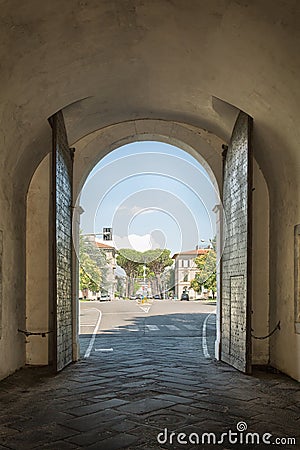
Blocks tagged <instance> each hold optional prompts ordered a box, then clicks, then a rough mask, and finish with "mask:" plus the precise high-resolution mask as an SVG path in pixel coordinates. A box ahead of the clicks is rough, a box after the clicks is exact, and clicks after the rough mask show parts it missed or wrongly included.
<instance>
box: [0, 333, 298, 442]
mask: <svg viewBox="0 0 300 450" xmlns="http://www.w3.org/2000/svg"><path fill="white" fill-rule="evenodd" d="M99 339H100V342H99ZM97 342H98V347H99V345H100V344H101V347H102V348H109V347H111V346H113V351H110V352H101V351H98V352H96V351H94V352H92V354H91V357H90V358H88V359H82V360H81V361H80V362H78V363H76V364H72V365H71V366H69V367H68V368H66V369H65V370H64V371H63V372H61V373H59V374H58V375H56V376H54V375H53V374H50V373H49V372H48V370H47V369H46V368H26V369H22V370H20V371H18V372H17V373H15V374H14V375H12V376H10V377H9V378H7V379H6V380H4V381H2V382H1V383H0V404H1V410H0V449H15V450H19V449H20V450H21V449H22V450H23V449H24V450H26V449H35V448H36V449H53V450H54V449H55V450H60V449H61V450H64V449H90V450H93V449H95V450H102V449H103V450H114V449H121V448H128V449H143V450H147V449H149V450H151V449H156V450H157V449H171V448H172V449H179V448H181V449H183V448H185V449H196V448H197V449H210V448H222V449H226V450H228V449H256V448H257V449H262V448H270V446H269V445H268V446H267V445H265V446H264V445H263V444H259V445H252V444H251V445H243V444H241V443H239V444H230V443H228V442H224V444H220V445H211V444H207V443H204V444H201V443H200V444H199V445H195V444H194V441H193V440H192V443H189V444H179V443H178V442H175V443H173V444H170V443H169V442H168V443H161V444H160V443H159V442H158V441H157V435H158V433H160V432H162V431H163V429H164V428H167V429H168V430H169V432H172V431H174V432H175V433H176V436H177V435H178V433H185V434H187V435H188V434H189V433H197V434H198V435H200V439H201V435H202V433H204V432H214V433H216V435H217V437H218V438H219V437H220V436H221V433H223V432H226V431H227V430H228V429H231V430H233V431H236V430H237V429H236V425H237V423H238V422H241V421H244V422H245V423H246V424H247V426H248V430H247V431H248V432H256V433H262V434H263V433H267V432H268V433H271V434H272V435H273V437H274V438H275V437H297V444H296V445H287V444H285V445H281V446H280V445H278V446H277V445H276V447H279V448H293V449H296V448H297V449H299V448H300V419H299V417H300V414H299V404H300V390H299V383H297V382H295V381H293V380H291V379H289V378H288V377H285V376H283V375H280V374H273V373H266V372H263V371H256V372H254V374H253V375H252V376H245V375H243V374H241V373H239V372H238V371H236V370H234V369H233V368H231V367H229V366H227V365H226V364H223V363H220V362H217V361H215V360H213V359H207V358H205V357H204V356H203V353H202V351H201V338H198V337H185V338H182V337H181V338H179V337H172V338H166V337H165V336H163V337H161V338H154V337H151V336H138V337H137V336H136V335H130V336H127V337H126V339H124V337H122V336H115V337H113V338H112V337H109V336H103V335H102V336H101V337H97V339H96V344H97ZM112 342H113V344H112ZM83 348H84V345H83ZM239 438H240V434H239ZM272 439H273V438H272ZM161 440H163V439H161Z"/></svg>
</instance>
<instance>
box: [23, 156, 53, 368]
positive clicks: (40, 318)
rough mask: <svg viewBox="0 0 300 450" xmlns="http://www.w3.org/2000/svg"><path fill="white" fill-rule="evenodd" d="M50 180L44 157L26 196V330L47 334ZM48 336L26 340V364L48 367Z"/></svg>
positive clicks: (47, 164) (47, 158) (47, 165)
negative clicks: (45, 332)
mask: <svg viewBox="0 0 300 450" xmlns="http://www.w3.org/2000/svg"><path fill="white" fill-rule="evenodd" d="M49 178H50V156H47V157H46V158H44V160H43V161H42V162H41V164H40V165H39V167H38V168H37V170H36V171H35V173H34V175H33V177H32V180H31V183H30V187H29V191H28V194H27V217H26V329H27V330H29V331H32V332H36V333H39V332H44V331H49V204H50V199H49V186H50V179H49ZM49 336H50V335H49V334H46V336H45V337H42V336H35V335H33V336H29V337H28V338H27V344H26V364H30V365H47V364H48V346H49V342H48V340H49ZM50 338H51V336H50Z"/></svg>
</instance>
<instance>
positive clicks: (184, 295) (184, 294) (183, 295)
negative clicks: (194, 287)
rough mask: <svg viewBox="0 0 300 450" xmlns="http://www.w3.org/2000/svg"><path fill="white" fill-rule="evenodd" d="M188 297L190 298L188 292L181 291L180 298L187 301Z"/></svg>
mask: <svg viewBox="0 0 300 450" xmlns="http://www.w3.org/2000/svg"><path fill="white" fill-rule="evenodd" d="M189 299H190V297H189V294H188V293H187V292H183V293H182V295H181V300H186V301H189Z"/></svg>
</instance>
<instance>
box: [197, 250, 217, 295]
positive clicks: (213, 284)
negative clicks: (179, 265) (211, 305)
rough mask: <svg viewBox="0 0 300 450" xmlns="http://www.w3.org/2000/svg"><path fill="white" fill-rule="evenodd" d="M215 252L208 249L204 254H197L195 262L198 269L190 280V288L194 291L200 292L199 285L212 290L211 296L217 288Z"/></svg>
mask: <svg viewBox="0 0 300 450" xmlns="http://www.w3.org/2000/svg"><path fill="white" fill-rule="evenodd" d="M216 260H217V258H216V252H215V250H214V249H209V250H208V251H207V252H206V253H205V254H203V255H199V256H197V258H196V259H195V263H196V265H197V267H198V269H199V272H197V273H196V276H195V278H194V279H193V280H192V281H191V288H193V289H194V291H196V292H200V290H201V286H204V287H205V289H208V290H211V291H212V292H213V297H214V296H215V292H216V290H217V279H216Z"/></svg>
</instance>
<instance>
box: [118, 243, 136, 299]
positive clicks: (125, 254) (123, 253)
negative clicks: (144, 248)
mask: <svg viewBox="0 0 300 450" xmlns="http://www.w3.org/2000/svg"><path fill="white" fill-rule="evenodd" d="M141 261H142V260H141V253H140V252H138V251H136V250H133V249H131V248H122V249H120V250H119V251H118V255H117V264H118V266H120V267H122V269H124V271H125V273H126V275H127V286H126V297H129V296H130V295H132V294H133V290H134V284H133V280H134V277H135V276H136V275H137V273H138V270H139V266H140V264H141Z"/></svg>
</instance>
